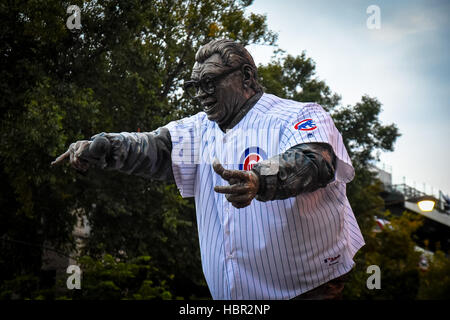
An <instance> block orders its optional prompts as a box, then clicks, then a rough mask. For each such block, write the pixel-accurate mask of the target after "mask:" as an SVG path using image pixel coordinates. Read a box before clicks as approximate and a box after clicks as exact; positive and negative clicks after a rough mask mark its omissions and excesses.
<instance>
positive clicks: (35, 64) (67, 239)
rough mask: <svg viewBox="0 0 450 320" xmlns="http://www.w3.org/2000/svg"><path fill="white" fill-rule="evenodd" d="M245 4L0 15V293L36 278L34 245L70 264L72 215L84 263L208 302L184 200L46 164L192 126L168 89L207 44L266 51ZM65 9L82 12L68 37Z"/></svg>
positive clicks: (26, 7)
mask: <svg viewBox="0 0 450 320" xmlns="http://www.w3.org/2000/svg"><path fill="white" fill-rule="evenodd" d="M250 4H251V1H248V0H247V1H234V0H222V1H213V0H191V1H188V0H161V1H143V0H119V1H112V0H99V1H87V2H84V1H70V2H69V1H56V0H50V1H45V2H42V1H28V2H19V1H9V2H7V3H5V4H2V5H1V6H0V18H1V19H0V24H1V30H0V39H1V41H0V53H1V54H0V77H1V78H0V79H1V80H2V81H1V85H0V93H1V94H0V96H1V98H0V99H1V114H0V122H1V129H0V134H1V138H2V144H1V145H0V175H1V178H2V185H1V189H2V192H1V195H0V203H1V205H2V206H1V208H2V209H1V210H2V212H1V214H0V237H1V239H2V241H1V249H2V255H1V257H0V274H1V279H0V288H3V289H5V288H7V287H8V283H10V282H8V281H13V280H14V279H20V278H21V277H22V278H24V277H25V278H27V277H28V278H30V279H31V278H33V279H36V277H38V275H39V273H40V266H41V256H42V244H43V243H51V244H52V246H54V248H55V250H60V251H63V252H65V253H66V254H69V253H70V252H72V251H73V249H74V239H73V236H72V232H71V231H72V228H73V226H74V223H75V221H76V215H77V214H78V215H86V216H87V217H88V218H89V222H90V225H91V227H92V232H91V236H90V238H89V241H88V243H87V246H86V247H85V251H84V252H83V253H84V254H87V255H89V256H92V257H93V259H97V260H99V259H102V257H103V256H104V254H105V253H109V254H111V256H112V257H116V256H118V252H119V251H121V250H122V251H124V252H126V254H127V255H128V256H129V257H130V259H131V258H133V257H139V256H152V259H153V261H154V264H155V265H156V266H157V268H158V270H161V277H163V276H165V277H166V280H167V284H168V286H169V287H170V291H171V292H172V293H173V294H174V296H177V295H180V296H185V297H187V296H190V295H192V294H197V295H203V296H207V295H208V294H209V293H208V292H207V290H206V289H205V285H204V279H203V275H202V272H201V267H200V254H199V250H198V239H197V234H196V224H195V213H194V210H193V208H194V206H193V202H192V200H184V199H181V197H180V196H179V194H178V191H177V190H176V188H175V187H174V186H173V185H167V184H165V183H161V182H158V181H152V180H144V179H141V178H137V177H129V176H126V175H123V174H119V173H111V172H107V173H105V172H100V171H95V170H93V171H91V172H89V173H88V174H87V175H85V176H84V175H80V174H77V173H75V172H73V171H72V170H71V169H69V168H67V167H64V166H63V167H60V168H55V169H50V167H49V163H50V161H52V160H53V159H54V158H55V157H56V156H57V155H58V154H60V153H61V152H63V151H64V150H65V149H66V148H67V147H68V145H69V144H70V143H71V142H73V141H76V140H81V139H87V138H89V137H91V136H92V135H93V134H96V133H98V132H102V131H105V132H121V131H139V130H140V131H151V130H154V129H156V128H158V127H159V126H161V125H163V124H166V123H167V122H169V121H170V120H173V119H177V118H179V117H181V116H185V115H189V114H193V113H195V112H196V111H197V110H198V107H197V106H195V105H192V104H191V103H190V102H189V101H187V99H185V97H184V96H183V95H182V94H181V93H180V91H179V89H178V88H179V87H180V84H181V82H182V81H183V79H186V78H188V77H189V74H190V72H191V68H192V65H193V63H194V54H195V52H196V50H197V49H198V48H199V46H200V45H201V44H203V43H206V42H207V41H208V40H210V39H213V38H216V37H229V38H232V39H236V40H238V41H240V42H242V43H244V44H250V43H265V44H273V43H274V42H275V41H276V35H275V34H274V33H272V32H271V31H269V30H268V29H267V25H266V18H265V16H263V15H256V14H251V13H250V14H245V9H246V7H248V6H249V5H250ZM69 5H78V6H79V7H80V8H81V25H82V27H81V29H80V30H77V29H73V30H72V31H71V30H69V29H68V28H67V27H66V20H67V18H68V17H69V14H67V13H66V9H67V8H68V7H69ZM173 274H175V275H176V276H175V278H173V277H172V276H171V275H173ZM38 278H39V277H38ZM38 280H39V279H38ZM41 285H42V283H41V282H39V281H38V282H37V286H38V288H39V286H41ZM8 288H9V287H8ZM35 289H36V288H35ZM5 290H6V289H5ZM30 290H31V289H30ZM30 290H20V288H16V292H14V296H16V297H19V298H26V297H31V296H32V292H31V291H32V290H31V291H30Z"/></svg>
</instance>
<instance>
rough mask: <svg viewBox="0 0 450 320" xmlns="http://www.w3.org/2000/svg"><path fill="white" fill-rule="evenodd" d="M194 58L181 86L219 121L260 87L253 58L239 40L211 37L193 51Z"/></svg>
mask: <svg viewBox="0 0 450 320" xmlns="http://www.w3.org/2000/svg"><path fill="white" fill-rule="evenodd" d="M195 61H196V62H195V64H194V67H193V70H192V76H191V78H192V79H191V80H190V81H187V82H186V83H185V89H186V91H187V92H188V93H189V95H190V96H191V97H192V98H194V99H197V100H198V101H199V102H200V103H201V104H202V106H203V109H204V111H205V112H206V114H207V115H208V119H209V120H212V121H216V122H217V123H218V124H219V125H226V124H227V123H229V122H230V121H231V120H232V118H233V117H234V115H236V113H237V112H238V111H239V109H240V108H241V107H242V106H243V105H244V104H245V102H246V101H247V100H248V99H249V98H250V97H252V96H253V95H254V94H255V93H257V92H262V91H263V89H262V86H261V85H260V84H259V83H258V81H257V69H256V66H255V63H254V61H253V58H252V56H251V55H250V53H249V52H248V51H247V50H246V49H245V48H244V46H243V45H241V44H240V43H237V42H234V41H232V40H213V41H211V42H209V43H207V44H206V45H204V46H202V47H201V48H200V49H199V50H198V51H197V54H196V55H195Z"/></svg>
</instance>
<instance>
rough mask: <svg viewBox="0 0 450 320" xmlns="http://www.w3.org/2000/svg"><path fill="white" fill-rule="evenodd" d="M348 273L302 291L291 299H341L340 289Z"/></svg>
mask: <svg viewBox="0 0 450 320" xmlns="http://www.w3.org/2000/svg"><path fill="white" fill-rule="evenodd" d="M348 277H349V273H346V274H344V275H342V276H340V277H338V278H336V279H333V280H330V281H328V282H326V283H324V284H322V285H321V286H319V287H317V288H314V289H312V290H310V291H307V292H305V293H302V294H301V295H299V296H297V297H295V298H293V299H292V300H342V291H343V290H344V285H345V283H346V282H347V281H348Z"/></svg>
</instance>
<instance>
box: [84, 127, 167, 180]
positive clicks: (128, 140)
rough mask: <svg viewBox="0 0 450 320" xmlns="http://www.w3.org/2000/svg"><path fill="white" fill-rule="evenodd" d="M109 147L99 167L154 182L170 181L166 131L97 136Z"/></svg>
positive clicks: (164, 129) (165, 129)
mask: <svg viewBox="0 0 450 320" xmlns="http://www.w3.org/2000/svg"><path fill="white" fill-rule="evenodd" d="M98 136H104V137H106V138H107V139H108V140H109V142H110V144H111V151H110V155H109V156H108V157H106V159H105V161H106V163H105V164H104V165H103V167H104V168H105V169H106V170H117V171H120V172H123V173H127V174H132V175H138V176H142V177H146V178H152V179H156V180H165V181H169V182H173V181H174V177H173V172H172V160H171V153H172V141H171V138H170V133H169V130H168V129H167V128H164V127H161V128H159V129H157V130H155V131H153V132H122V133H100V134H98V135H95V136H93V137H92V139H95V138H96V137H98Z"/></svg>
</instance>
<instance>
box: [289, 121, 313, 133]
mask: <svg viewBox="0 0 450 320" xmlns="http://www.w3.org/2000/svg"><path fill="white" fill-rule="evenodd" d="M294 128H295V130H300V131H311V130H314V129H317V126H316V124H315V123H314V120H313V119H304V120H302V121H300V122H297V123H296V124H295V126H294Z"/></svg>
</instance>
